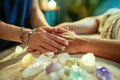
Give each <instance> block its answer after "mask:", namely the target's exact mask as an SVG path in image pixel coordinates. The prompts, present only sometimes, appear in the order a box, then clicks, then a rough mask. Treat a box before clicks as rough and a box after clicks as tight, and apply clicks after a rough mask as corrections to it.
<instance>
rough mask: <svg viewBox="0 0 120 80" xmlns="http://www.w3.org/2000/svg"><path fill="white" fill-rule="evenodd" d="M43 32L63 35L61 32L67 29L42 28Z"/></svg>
mask: <svg viewBox="0 0 120 80" xmlns="http://www.w3.org/2000/svg"><path fill="white" fill-rule="evenodd" d="M44 30H46V31H48V32H51V33H53V32H54V33H63V32H66V31H68V28H57V27H55V28H44Z"/></svg>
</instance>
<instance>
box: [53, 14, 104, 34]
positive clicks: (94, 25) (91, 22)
mask: <svg viewBox="0 0 120 80" xmlns="http://www.w3.org/2000/svg"><path fill="white" fill-rule="evenodd" d="M102 18H103V15H100V16H95V17H87V18H84V19H81V20H78V21H75V22H64V23H62V24H59V25H56V26H55V27H58V28H69V30H70V31H74V32H75V33H76V34H94V33H97V32H98V27H99V25H100V23H101V20H102Z"/></svg>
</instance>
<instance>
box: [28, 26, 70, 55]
mask: <svg viewBox="0 0 120 80" xmlns="http://www.w3.org/2000/svg"><path fill="white" fill-rule="evenodd" d="M64 32H67V30H66V29H63V28H49V27H47V28H37V29H36V30H34V31H33V33H32V35H30V40H29V43H28V48H27V51H28V52H35V53H38V54H40V53H44V52H48V51H52V52H56V53H57V52H59V51H64V49H65V47H66V46H68V45H69V42H68V40H66V39H64V38H62V37H60V36H59V35H58V34H62V33H64Z"/></svg>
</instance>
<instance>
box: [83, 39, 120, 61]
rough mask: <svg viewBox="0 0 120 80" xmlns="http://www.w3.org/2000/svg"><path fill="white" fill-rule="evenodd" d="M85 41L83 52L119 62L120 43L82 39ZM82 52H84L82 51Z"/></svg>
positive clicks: (117, 41)
mask: <svg viewBox="0 0 120 80" xmlns="http://www.w3.org/2000/svg"><path fill="white" fill-rule="evenodd" d="M84 39H85V40H87V42H88V43H87V44H88V45H87V46H86V51H85V52H93V53H94V54H95V55H96V56H99V57H104V58H108V59H111V60H114V61H119V62H120V54H119V52H120V41H119V40H106V39H94V38H84ZM83 52H84V51H83Z"/></svg>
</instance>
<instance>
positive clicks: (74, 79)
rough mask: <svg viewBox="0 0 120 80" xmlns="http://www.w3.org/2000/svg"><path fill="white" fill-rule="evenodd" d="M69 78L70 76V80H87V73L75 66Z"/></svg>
mask: <svg viewBox="0 0 120 80" xmlns="http://www.w3.org/2000/svg"><path fill="white" fill-rule="evenodd" d="M69 76H70V80H85V79H86V72H85V71H84V70H83V69H81V68H80V67H78V66H77V65H73V66H72V67H71V69H70V75H69Z"/></svg>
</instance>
